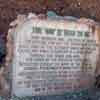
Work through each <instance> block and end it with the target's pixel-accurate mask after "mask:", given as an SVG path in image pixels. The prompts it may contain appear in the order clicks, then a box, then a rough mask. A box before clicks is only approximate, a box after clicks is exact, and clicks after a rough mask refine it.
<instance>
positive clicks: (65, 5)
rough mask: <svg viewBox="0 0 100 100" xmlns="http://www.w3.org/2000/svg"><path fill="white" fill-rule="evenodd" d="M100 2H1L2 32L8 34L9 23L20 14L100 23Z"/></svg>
mask: <svg viewBox="0 0 100 100" xmlns="http://www.w3.org/2000/svg"><path fill="white" fill-rule="evenodd" d="M99 5H100V0H86V1H85V2H84V0H8V1H7V0H0V32H4V33H7V30H8V28H9V23H10V22H11V21H12V20H14V19H15V18H16V16H17V15H18V14H23V13H24V14H27V13H28V12H36V13H46V11H47V10H54V11H55V12H56V13H57V14H59V15H71V16H76V17H89V18H93V19H95V20H97V21H100V7H99Z"/></svg>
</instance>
